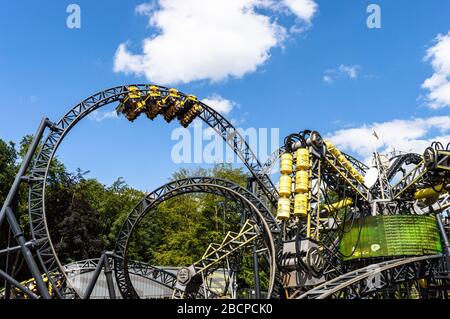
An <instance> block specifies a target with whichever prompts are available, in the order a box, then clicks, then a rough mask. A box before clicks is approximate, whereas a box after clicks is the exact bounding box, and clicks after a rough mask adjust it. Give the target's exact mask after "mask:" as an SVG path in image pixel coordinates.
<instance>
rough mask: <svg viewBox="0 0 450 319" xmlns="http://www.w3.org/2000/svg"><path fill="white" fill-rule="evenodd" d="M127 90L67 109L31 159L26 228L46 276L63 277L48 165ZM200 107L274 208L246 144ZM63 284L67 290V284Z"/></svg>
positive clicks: (143, 87)
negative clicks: (51, 223)
mask: <svg viewBox="0 0 450 319" xmlns="http://www.w3.org/2000/svg"><path fill="white" fill-rule="evenodd" d="M134 86H135V87H137V88H138V90H139V91H140V92H141V93H142V94H147V93H148V92H149V87H150V85H147V84H139V85H134ZM128 87H129V85H127V86H117V87H114V88H110V89H107V90H104V91H101V92H98V93H96V94H94V95H92V96H90V97H88V98H87V99H85V100H83V101H82V102H80V103H79V104H77V105H76V106H74V107H73V108H72V109H70V110H69V111H68V112H67V113H66V114H65V115H64V116H63V117H62V118H61V119H60V120H59V121H58V122H57V123H56V124H54V125H53V127H52V128H51V131H50V133H49V135H48V136H47V138H46V139H45V141H44V142H43V144H42V148H41V150H40V152H39V154H38V155H37V157H36V159H35V162H34V166H33V168H32V169H31V174H30V175H31V179H30V180H31V181H32V184H31V185H30V190H29V216H30V228H31V234H32V237H33V239H34V240H35V241H36V242H40V243H41V244H40V245H39V246H38V247H36V256H37V258H38V260H39V262H40V264H41V267H42V270H43V272H45V273H46V274H47V275H48V274H49V273H50V272H51V271H60V272H61V273H63V274H65V273H64V269H63V265H62V264H61V262H60V261H59V259H58V256H57V254H56V252H55V249H54V247H53V243H52V240H51V236H50V232H49V229H48V224H47V214H46V209H45V193H46V186H47V178H48V174H49V169H50V165H51V161H52V159H53V158H54V156H55V154H56V151H57V149H58V147H59V145H60V144H61V143H62V141H63V140H64V138H65V136H66V135H67V134H68V133H69V132H70V131H71V130H72V128H73V127H74V126H75V125H76V124H77V123H78V122H79V121H81V120H82V119H83V118H85V117H86V116H87V115H89V114H90V113H92V112H93V111H95V110H97V109H99V108H100V107H103V106H105V105H108V104H111V103H114V102H118V101H121V100H123V99H124V98H125V96H126V95H127V94H128V93H129V91H128ZM158 88H159V90H160V91H161V93H162V94H163V96H164V95H167V94H168V88H166V87H162V86H158ZM180 95H181V96H186V95H185V94H183V93H180ZM201 105H202V107H203V111H202V113H201V114H200V115H199V117H200V118H201V119H202V120H203V121H205V122H206V123H207V124H208V125H209V126H210V127H211V128H213V129H214V130H215V131H216V132H217V133H218V134H219V135H221V136H222V138H223V139H224V140H225V141H226V143H227V144H228V145H229V146H230V147H231V148H232V149H233V151H234V152H235V153H236V154H237V156H238V157H239V158H240V159H241V160H242V161H243V163H244V164H245V166H246V167H247V168H248V169H249V171H250V173H251V174H252V175H253V177H254V178H255V179H256V181H257V182H258V185H259V186H260V187H261V189H262V190H263V192H264V193H265V194H266V196H267V197H268V198H269V200H270V202H271V203H272V204H273V205H276V201H277V198H278V192H277V190H276V188H275V186H274V185H273V183H272V181H271V180H270V178H269V177H268V176H267V175H266V174H264V173H263V172H262V165H261V163H260V162H259V161H258V159H257V157H256V155H255V154H254V152H253V151H252V150H251V149H250V147H249V145H248V143H247V142H246V141H245V139H244V138H243V137H242V136H241V135H240V134H239V132H238V131H237V130H236V129H235V128H234V127H233V126H232V125H231V123H230V122H229V121H228V120H227V119H225V118H224V117H223V116H221V115H220V114H219V113H217V112H216V111H214V110H213V109H212V108H210V107H208V106H207V105H205V104H203V103H201ZM67 283H68V286H69V287H70V286H71V284H70V281H68V282H67ZM75 292H76V291H75ZM56 293H57V294H58V296H59V297H61V298H62V297H63V296H62V295H61V293H60V292H59V291H56Z"/></svg>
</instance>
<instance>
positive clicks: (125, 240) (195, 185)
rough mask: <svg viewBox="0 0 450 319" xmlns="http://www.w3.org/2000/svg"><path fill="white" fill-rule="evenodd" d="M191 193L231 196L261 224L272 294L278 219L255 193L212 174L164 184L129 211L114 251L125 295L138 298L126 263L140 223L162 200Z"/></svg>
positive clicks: (122, 292) (119, 280) (254, 220)
mask: <svg viewBox="0 0 450 319" xmlns="http://www.w3.org/2000/svg"><path fill="white" fill-rule="evenodd" d="M191 193H208V194H213V195H217V196H222V197H224V198H226V199H229V200H232V201H234V202H236V203H238V204H239V205H240V206H241V207H242V208H243V211H242V212H241V213H242V214H245V217H246V219H249V220H251V221H252V222H254V223H255V224H256V225H258V228H259V232H260V234H262V237H263V239H264V241H265V243H266V247H267V248H268V253H269V256H268V260H269V262H270V280H269V297H270V296H271V293H272V291H273V287H274V285H275V280H276V278H275V277H276V276H275V275H276V268H277V267H276V261H275V246H274V238H273V234H275V235H276V234H278V233H279V226H278V223H277V222H276V220H275V218H274V217H273V216H272V214H271V213H270V211H269V209H268V208H267V207H266V206H265V205H264V204H263V203H262V202H261V200H260V199H259V198H258V197H256V196H255V195H254V194H253V193H251V192H249V191H248V190H246V189H244V188H242V187H241V186H239V185H237V184H234V183H232V182H230V181H226V180H223V179H218V178H211V177H195V178H186V179H181V180H176V181H174V182H171V183H168V184H165V185H163V186H161V187H160V188H158V189H156V190H155V191H153V192H151V193H150V194H148V195H146V196H145V197H144V198H143V199H142V200H141V201H140V202H139V203H138V204H137V205H136V207H135V208H134V209H133V210H132V211H131V213H130V214H129V215H128V217H127V219H126V220H125V222H124V223H123V225H122V228H121V230H120V232H119V235H118V238H117V242H116V248H115V252H114V253H115V255H116V256H117V257H118V258H117V259H116V262H115V274H116V282H117V284H118V286H119V290H120V291H121V294H122V296H123V297H124V298H125V299H131V298H139V296H138V295H137V293H136V291H135V290H134V288H133V286H132V284H131V280H130V278H129V274H128V266H127V248H128V244H129V240H130V238H131V236H132V235H133V231H134V230H135V229H136V227H137V225H139V223H140V221H141V220H142V219H143V218H144V217H145V216H146V215H148V214H152V213H153V212H155V210H154V209H155V208H156V207H157V206H158V205H159V204H161V203H162V202H164V201H167V200H169V199H171V198H173V197H176V196H180V195H184V194H191Z"/></svg>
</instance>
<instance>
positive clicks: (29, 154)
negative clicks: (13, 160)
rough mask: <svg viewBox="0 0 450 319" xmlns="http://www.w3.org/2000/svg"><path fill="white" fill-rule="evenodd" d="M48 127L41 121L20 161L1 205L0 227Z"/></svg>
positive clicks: (45, 121)
mask: <svg viewBox="0 0 450 319" xmlns="http://www.w3.org/2000/svg"><path fill="white" fill-rule="evenodd" d="M49 125H50V122H49V120H48V119H47V118H44V119H42V121H41V124H40V125H39V128H38V130H37V132H36V134H35V135H34V138H33V141H32V142H31V144H30V147H29V148H28V152H27V154H26V155H25V157H24V159H23V161H22V165H20V168H19V172H17V175H16V178H15V179H14V182H13V184H12V186H11V189H10V190H9V193H8V196H6V199H5V202H4V203H3V206H2V209H1V210H0V225H2V224H3V221H4V220H5V216H6V209H7V208H8V207H12V203H13V201H14V198H15V197H16V195H17V193H18V191H19V187H20V184H21V182H22V178H23V177H24V176H25V174H26V172H27V169H28V166H30V163H31V159H32V158H33V155H34V153H35V152H36V149H37V148H38V146H39V142H40V140H41V138H42V135H43V134H44V131H45V129H46V128H47V127H48V126H49Z"/></svg>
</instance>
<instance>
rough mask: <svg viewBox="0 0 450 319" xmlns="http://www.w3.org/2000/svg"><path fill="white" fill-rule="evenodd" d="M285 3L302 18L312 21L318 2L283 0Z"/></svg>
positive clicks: (310, 0)
mask: <svg viewBox="0 0 450 319" xmlns="http://www.w3.org/2000/svg"><path fill="white" fill-rule="evenodd" d="M283 2H284V4H285V5H286V6H287V7H288V8H289V9H290V10H291V11H292V12H293V13H294V14H295V15H296V16H297V17H299V18H300V19H302V20H304V21H306V22H310V21H311V19H312V17H313V16H314V14H315V13H316V11H317V3H315V2H314V1H312V0H283Z"/></svg>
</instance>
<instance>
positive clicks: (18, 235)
mask: <svg viewBox="0 0 450 319" xmlns="http://www.w3.org/2000/svg"><path fill="white" fill-rule="evenodd" d="M5 214H6V218H7V219H8V222H9V225H10V227H11V230H12V233H13V235H14V238H15V239H16V241H17V243H18V244H19V245H20V247H21V251H22V255H23V258H24V259H25V262H26V263H27V265H28V269H29V270H30V272H31V275H32V276H33V278H34V280H35V281H36V286H37V288H38V290H39V293H40V294H41V296H42V298H45V299H50V298H51V297H50V294H49V292H48V289H47V286H46V285H45V283H44V280H43V279H42V275H41V272H40V271H39V268H38V266H37V264H36V261H35V260H34V258H33V254H32V253H31V251H30V249H28V247H27V245H26V241H25V237H24V236H23V232H22V230H21V229H20V226H19V223H18V222H17V219H16V216H14V213H13V211H12V209H11V208H9V207H7V208H6V209H5Z"/></svg>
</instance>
